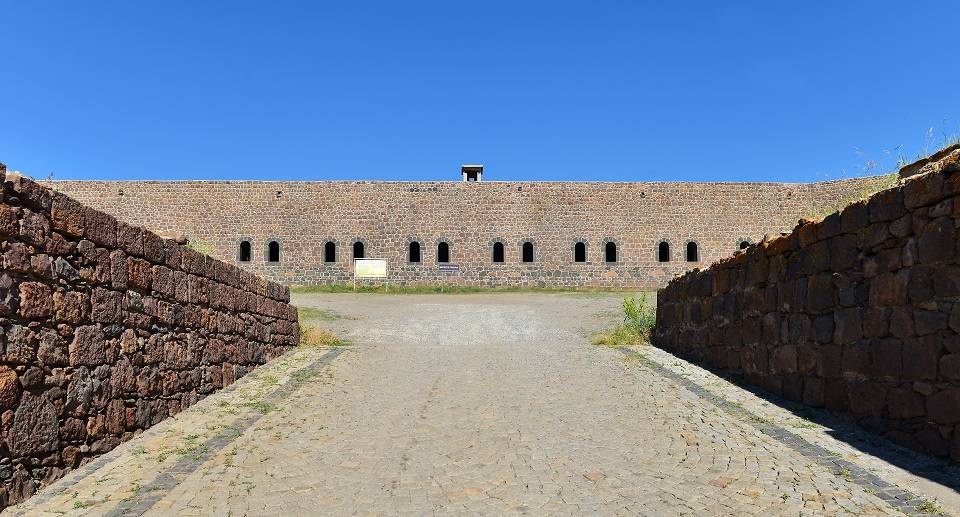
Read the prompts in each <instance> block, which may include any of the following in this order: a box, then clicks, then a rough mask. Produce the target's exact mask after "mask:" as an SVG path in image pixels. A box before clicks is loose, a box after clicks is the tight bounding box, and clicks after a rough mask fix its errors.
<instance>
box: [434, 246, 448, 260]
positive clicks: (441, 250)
mask: <svg viewBox="0 0 960 517" xmlns="http://www.w3.org/2000/svg"><path fill="white" fill-rule="evenodd" d="M437 262H450V245H449V244H447V243H446V242H441V243H440V244H437Z"/></svg>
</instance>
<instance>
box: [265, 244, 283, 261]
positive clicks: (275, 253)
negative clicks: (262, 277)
mask: <svg viewBox="0 0 960 517" xmlns="http://www.w3.org/2000/svg"><path fill="white" fill-rule="evenodd" d="M267 262H280V243H279V242H277V241H270V242H269V243H268V244H267Z"/></svg>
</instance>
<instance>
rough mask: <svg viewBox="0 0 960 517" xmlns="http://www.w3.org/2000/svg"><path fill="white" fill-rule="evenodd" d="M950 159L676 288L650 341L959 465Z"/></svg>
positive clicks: (956, 198) (957, 265)
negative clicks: (847, 417) (844, 417)
mask: <svg viewBox="0 0 960 517" xmlns="http://www.w3.org/2000/svg"><path fill="white" fill-rule="evenodd" d="M958 160H960V151H957V152H953V153H952V154H950V155H949V156H947V157H946V158H944V159H943V160H941V161H940V162H938V163H937V164H936V167H934V169H935V170H933V171H931V172H929V173H927V174H924V175H921V176H916V177H914V178H912V179H910V180H908V181H906V182H905V183H904V184H903V185H901V186H897V187H895V188H891V189H889V190H884V191H882V192H879V193H877V194H876V195H874V196H872V197H871V198H870V199H869V200H867V201H862V202H857V203H854V204H852V205H850V206H847V207H846V208H844V209H843V210H842V211H840V212H838V213H834V214H832V215H829V216H828V217H826V218H825V219H823V220H821V221H817V222H807V223H806V224H803V225H802V226H799V227H798V228H797V229H796V230H795V231H794V232H792V233H790V234H788V235H784V236H782V237H779V238H775V239H772V240H770V241H768V242H764V243H762V244H760V245H756V246H752V247H750V248H749V249H747V250H746V251H745V252H742V253H738V254H737V255H735V256H733V257H731V258H727V259H724V260H721V261H719V262H717V263H715V264H713V265H711V266H710V267H708V268H706V269H704V270H697V271H692V272H689V273H687V274H685V275H683V276H682V277H680V278H677V279H675V280H673V281H671V282H670V283H669V284H668V285H667V286H666V287H665V288H663V289H662V290H661V291H660V292H659V295H658V308H657V325H656V329H655V332H654V344H655V345H656V346H658V347H661V348H664V349H666V350H669V351H671V352H674V353H677V354H678V355H682V356H686V357H689V358H692V359H694V360H695V361H697V362H700V363H702V364H704V365H706V366H710V367H714V368H719V369H726V370H730V371H733V372H737V373H740V374H742V375H743V376H744V377H745V379H746V380H747V381H748V382H750V383H752V384H754V385H756V386H759V387H761V388H764V389H765V390H768V391H770V392H773V393H774V394H777V395H781V396H784V397H786V398H788V399H790V400H793V401H798V402H803V403H805V404H808V405H811V406H816V407H826V408H828V409H830V410H834V411H837V412H842V413H847V414H850V415H853V416H854V417H855V418H856V419H857V420H858V421H859V423H861V424H862V425H863V426H865V427H866V428H868V429H870V430H873V431H875V432H878V433H881V434H884V435H886V436H887V437H889V438H891V439H892V440H894V441H896V442H899V443H901V444H904V445H907V446H909V447H912V448H914V449H918V450H924V451H927V452H929V453H932V454H935V455H938V456H947V455H950V456H952V457H953V458H954V459H955V460H960V248H958V244H960V239H958V225H960V166H958Z"/></svg>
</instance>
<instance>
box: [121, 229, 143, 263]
mask: <svg viewBox="0 0 960 517" xmlns="http://www.w3.org/2000/svg"><path fill="white" fill-rule="evenodd" d="M117 247H119V248H120V249H122V250H123V251H124V252H126V253H128V254H130V255H134V256H137V257H142V256H143V229H142V228H139V227H136V226H131V225H129V224H127V223H124V222H122V221H120V222H118V224H117Z"/></svg>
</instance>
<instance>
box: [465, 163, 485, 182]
mask: <svg viewBox="0 0 960 517" xmlns="http://www.w3.org/2000/svg"><path fill="white" fill-rule="evenodd" d="M460 174H462V175H463V181H480V176H482V175H483V165H480V164H478V165H461V166H460Z"/></svg>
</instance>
